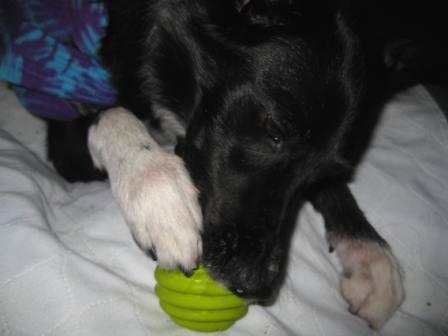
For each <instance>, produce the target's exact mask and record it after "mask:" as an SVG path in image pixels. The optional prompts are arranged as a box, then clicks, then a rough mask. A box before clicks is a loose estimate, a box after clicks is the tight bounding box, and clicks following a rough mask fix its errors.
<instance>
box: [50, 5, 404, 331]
mask: <svg viewBox="0 0 448 336" xmlns="http://www.w3.org/2000/svg"><path fill="white" fill-rule="evenodd" d="M107 5H108V9H109V25H108V28H107V34H106V36H105V37H104V40H103V47H102V50H101V55H102V59H103V61H104V63H105V65H106V66H107V67H108V68H109V69H110V71H111V73H112V76H113V80H114V83H115V85H116V88H117V90H118V93H119V106H114V107H109V108H107V109H104V110H102V111H101V112H100V113H98V114H96V115H87V116H85V117H83V118H80V119H78V120H75V121H72V122H50V123H49V127H48V156H49V158H50V160H52V162H53V164H54V166H55V168H56V169H57V170H58V171H59V173H60V174H61V175H62V176H64V177H65V178H66V179H67V180H69V181H91V180H97V179H103V178H106V177H107V178H108V179H109V181H110V185H111V189H112V193H113V195H114V197H115V199H116V200H117V202H118V204H119V205H120V207H121V209H122V210H123V214H124V217H125V219H126V221H127V223H128V224H129V227H130V230H131V233H132V235H133V237H134V239H135V241H136V243H137V244H138V245H139V247H140V248H141V249H142V250H143V251H145V252H146V253H147V254H148V255H149V256H151V257H152V258H154V259H157V261H158V263H159V264H160V265H161V266H162V267H164V268H167V269H171V268H180V269H181V270H183V271H184V272H185V273H186V274H190V273H191V272H192V270H194V268H195V267H197V265H198V263H199V262H202V263H203V264H204V265H205V267H206V268H207V270H208V272H209V273H210V274H211V276H212V277H214V278H215V279H216V280H217V281H219V282H221V283H222V284H224V285H225V286H226V287H227V288H229V289H230V290H231V291H233V292H234V293H236V294H237V295H239V296H242V297H245V298H248V299H252V300H257V301H264V300H269V298H271V297H273V296H274V295H275V293H276V291H277V290H278V288H279V286H280V284H281V282H282V278H283V275H284V272H285V265H286V260H287V254H288V247H289V240H290V236H291V233H292V230H293V227H294V225H293V224H294V220H295V218H296V214H297V212H298V211H299V209H300V206H301V204H303V202H305V201H310V202H311V203H312V204H313V206H314V207H315V208H316V210H318V211H319V212H320V213H321V214H322V215H323V218H324V221H325V228H326V232H327V239H328V244H329V248H330V251H335V252H336V254H337V256H338V257H339V260H340V262H341V265H342V268H343V272H342V274H341V285H340V287H341V293H342V296H343V297H344V299H345V300H346V301H347V303H348V304H349V307H350V308H349V309H350V311H351V312H352V313H353V314H356V315H358V316H359V317H361V318H362V319H364V320H366V321H367V322H368V323H369V324H370V326H371V327H372V328H374V329H379V328H381V327H382V326H383V324H384V323H385V322H386V321H387V320H388V319H389V318H390V317H391V316H392V315H393V313H394V312H395V311H396V310H397V309H398V307H399V306H400V304H401V303H402V301H403V298H404V290H403V285H402V274H401V271H400V266H399V263H398V261H397V259H396V257H395V256H394V254H393V252H392V251H391V249H390V247H389V245H388V244H387V242H386V241H385V240H384V239H383V238H382V237H381V236H380V235H379V234H378V233H377V232H376V231H375V229H374V228H373V227H372V226H371V224H370V223H369V222H368V220H367V219H366V218H365V216H364V214H363V212H362V211H361V210H360V208H359V207H358V205H357V203H356V201H355V199H354V197H353V195H352V194H351V192H350V189H349V188H348V186H347V184H348V183H349V182H350V179H351V177H352V175H353V172H354V169H355V167H356V164H357V163H358V162H359V160H360V158H361V157H362V150H363V148H365V145H366V144H367V143H368V134H369V133H370V131H369V128H366V127H367V126H368V125H371V121H372V120H373V119H374V115H375V113H373V112H372V113H371V111H374V110H375V108H374V107H375V106H377V105H376V102H377V101H380V99H379V98H378V97H380V96H382V95H381V93H380V91H379V90H377V88H378V87H379V86H375V85H376V84H375V83H377V82H380V79H381V76H382V74H383V70H381V69H382V68H381V66H380V63H381V62H380V60H379V59H380V58H381V57H376V56H377V55H378V53H377V51H376V50H377V49H376V46H375V43H373V42H374V41H373V42H372V43H370V44H365V43H364V40H365V39H366V36H367V35H368V32H367V31H365V30H363V29H362V20H355V19H354V18H356V16H354V15H353V13H354V11H355V9H353V8H352V7H350V6H349V5H347V4H345V2H344V1H340V2H336V1H317V2H316V1H315V2H312V1H292V0H236V1H231V0H213V1H210V0H134V1H125V0H114V1H109V2H108V3H107ZM367 37H368V36H367ZM164 141H165V142H168V143H171V144H173V145H175V151H176V154H177V155H176V154H174V153H171V152H169V151H167V150H165V149H163V148H162V146H161V145H160V144H161V143H162V142H164Z"/></svg>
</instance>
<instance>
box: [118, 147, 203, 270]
mask: <svg viewBox="0 0 448 336" xmlns="http://www.w3.org/2000/svg"><path fill="white" fill-rule="evenodd" d="M126 164H127V165H128V169H125V170H123V172H122V176H121V177H120V178H119V179H117V181H116V183H115V185H114V184H112V190H113V193H114V195H115V196H116V197H117V198H118V201H119V202H120V203H121V207H122V209H123V211H124V213H125V217H126V220H127V222H128V224H129V226H130V228H131V231H132V235H133V236H134V239H135V240H136V242H137V244H138V245H139V246H140V248H141V249H142V250H144V251H145V252H146V253H148V254H150V255H151V256H153V258H157V261H158V263H159V265H160V266H161V267H163V268H166V269H173V268H180V269H181V270H183V271H184V272H186V273H190V272H191V271H192V270H193V269H194V268H195V267H196V266H197V263H198V261H199V258H200V256H201V252H202V244H201V236H200V232H201V229H202V214H201V209H200V207H199V204H198V192H197V190H196V188H195V187H194V185H193V183H192V182H191V180H190V176H189V174H188V172H187V170H186V168H185V166H184V163H183V161H182V160H181V159H180V158H179V157H177V156H175V155H173V154H170V153H167V152H165V151H163V150H159V149H153V150H145V149H143V150H142V152H141V153H140V154H139V155H138V156H137V157H135V158H134V160H133V161H132V162H128V163H126Z"/></svg>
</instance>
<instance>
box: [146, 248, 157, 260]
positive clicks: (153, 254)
mask: <svg viewBox="0 0 448 336" xmlns="http://www.w3.org/2000/svg"><path fill="white" fill-rule="evenodd" d="M146 253H147V254H148V256H149V257H150V258H151V259H152V260H154V261H157V252H156V249H155V248H154V247H151V248H149V249H147V250H146Z"/></svg>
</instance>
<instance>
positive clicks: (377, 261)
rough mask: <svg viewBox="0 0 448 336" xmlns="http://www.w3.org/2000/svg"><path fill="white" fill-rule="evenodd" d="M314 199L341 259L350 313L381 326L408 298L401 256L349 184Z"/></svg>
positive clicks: (342, 279)
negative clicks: (372, 221) (377, 228)
mask: <svg viewBox="0 0 448 336" xmlns="http://www.w3.org/2000/svg"><path fill="white" fill-rule="evenodd" d="M311 201H312V203H313V205H314V206H315V207H316V209H317V210H318V211H319V212H321V213H322V215H323V217H324V220H325V227H326V230H327V239H328V243H329V245H330V251H332V250H333V249H334V251H336V254H337V256H338V257H339V260H340V261H341V265H342V268H343V272H342V275H341V283H340V289H341V293H342V296H343V297H344V299H345V300H346V301H347V302H348V304H349V305H350V308H349V310H350V312H351V313H353V314H356V315H358V316H359V317H361V318H363V319H364V320H366V321H367V322H369V324H370V326H371V327H372V328H374V329H379V328H381V327H382V325H383V324H384V323H385V322H386V321H387V320H388V319H389V318H390V317H391V316H392V314H393V313H394V312H395V311H396V310H397V309H398V307H399V306H400V304H401V303H402V301H403V299H404V291H403V286H402V275H401V271H400V266H399V263H398V261H397V259H396V258H395V256H394V255H393V253H392V251H391V249H390V247H389V246H388V244H387V243H386V242H385V241H384V240H383V239H382V238H381V236H380V235H379V234H378V233H377V232H376V231H375V229H374V228H373V227H372V226H371V225H370V223H369V222H368V221H367V219H366V218H365V216H364V214H363V213H362V211H361V210H360V209H359V207H358V205H357V203H356V201H355V199H354V198H353V195H352V194H351V192H350V190H349V189H348V187H347V186H346V185H340V186H335V187H332V188H328V189H325V190H321V191H319V192H318V193H316V194H315V195H314V196H313V198H312V200H311Z"/></svg>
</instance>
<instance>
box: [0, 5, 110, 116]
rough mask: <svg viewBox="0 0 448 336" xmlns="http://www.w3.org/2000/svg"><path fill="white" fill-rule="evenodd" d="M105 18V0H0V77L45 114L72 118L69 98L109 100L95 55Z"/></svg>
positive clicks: (103, 73) (30, 106)
mask: <svg viewBox="0 0 448 336" xmlns="http://www.w3.org/2000/svg"><path fill="white" fill-rule="evenodd" d="M106 24H107V15H106V10H105V8H104V5H103V4H102V3H100V2H97V1H93V0H1V1H0V30H1V31H0V33H1V38H0V79H2V80H5V81H8V82H10V83H11V85H12V87H13V89H14V90H15V92H16V94H17V96H18V98H19V100H20V101H21V103H22V104H23V105H25V107H27V108H28V109H29V110H30V111H31V112H32V113H34V114H36V115H38V116H41V117H45V118H51V119H60V120H67V119H73V118H76V117H77V116H78V110H77V109H76V108H75V106H74V105H73V102H82V103H91V104H99V105H110V104H113V103H114V102H115V98H116V96H115V91H114V89H113V86H112V84H111V81H110V76H109V73H108V72H107V70H106V69H105V68H104V67H103V66H102V65H101V64H100V62H99V60H98V57H97V51H98V48H99V45H100V40H101V37H102V34H103V32H104V27H105V26H106Z"/></svg>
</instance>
